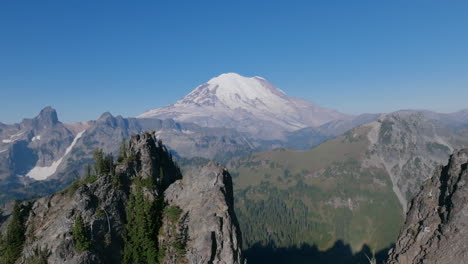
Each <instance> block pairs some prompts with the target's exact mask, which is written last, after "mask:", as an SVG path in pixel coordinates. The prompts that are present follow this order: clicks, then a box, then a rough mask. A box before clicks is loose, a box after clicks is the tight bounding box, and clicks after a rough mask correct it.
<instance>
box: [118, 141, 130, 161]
mask: <svg viewBox="0 0 468 264" xmlns="http://www.w3.org/2000/svg"><path fill="white" fill-rule="evenodd" d="M128 157H129V151H128V144H127V140H125V138H123V139H122V143H121V144H120V148H119V156H118V157H117V162H118V163H122V162H123V161H124V160H127V159H128Z"/></svg>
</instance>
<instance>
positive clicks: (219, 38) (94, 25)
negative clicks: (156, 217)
mask: <svg viewBox="0 0 468 264" xmlns="http://www.w3.org/2000/svg"><path fill="white" fill-rule="evenodd" d="M467 14H468V1H449V0H447V1H446V0H444V1H441V0H438V1H435V0H391V1H390V0H369V1H360V0H352V1H350V0H342V1H334V0H323V1H321V0H316V1H305V0H304V1H290V0H288V1H272V0H264V1H254V0H250V1H223V0H213V1H205V0H199V1H178V0H168V1H120V0H114V1H110V0H109V1H104V0H66V1H64V0H57V1H47V0H41V1H33V0H29V1H28V0H2V1H0V122H3V123H13V122H18V121H20V120H21V119H22V118H23V117H32V116H35V115H36V114H37V113H38V112H39V111H40V109H41V108H43V107H45V106H48V105H50V106H52V107H54V108H56V109H57V110H58V112H59V118H60V119H61V120H62V121H65V122H74V121H84V120H90V119H96V118H98V117H99V116H100V115H101V114H102V113H103V112H105V111H110V112H111V113H113V114H115V115H118V114H121V115H123V116H136V115H138V114H140V113H142V112H144V111H146V110H149V109H153V108H157V107H161V106H164V105H167V104H170V103H172V102H174V101H176V100H177V99H179V98H181V97H183V96H184V95H185V94H187V93H188V92H190V91H191V90H192V89H194V88H195V87H196V86H197V85H199V84H201V83H203V82H205V81H207V80H209V79H210V78H212V77H214V76H216V75H219V74H221V73H224V72H237V73H239V74H241V75H245V76H255V75H259V76H262V77H265V78H267V79H268V80H270V81H271V82H272V83H273V84H275V85H276V86H278V87H279V88H281V89H282V90H284V91H285V92H286V93H288V94H289V95H293V96H297V97H302V98H305V99H308V100H311V101H313V102H315V103H318V104H320V105H323V106H326V107H331V108H335V109H337V110H339V111H342V112H346V113H363V112H389V111H394V110H397V109H402V108H413V109H415V108H416V109H422V108H424V109H430V110H436V111H441V112H450V111H455V110H459V109H462V108H468V15H467Z"/></svg>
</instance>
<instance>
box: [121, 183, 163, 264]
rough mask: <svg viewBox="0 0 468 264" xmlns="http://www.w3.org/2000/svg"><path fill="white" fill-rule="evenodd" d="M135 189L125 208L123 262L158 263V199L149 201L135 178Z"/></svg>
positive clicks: (126, 263) (141, 184)
mask: <svg viewBox="0 0 468 264" xmlns="http://www.w3.org/2000/svg"><path fill="white" fill-rule="evenodd" d="M135 186H136V190H135V192H134V194H131V195H130V199H129V204H128V207H127V208H128V209H127V225H126V229H127V237H126V240H125V249H124V256H123V263H124V264H131V263H134V264H143V263H148V264H156V263H158V246H157V235H158V230H159V226H160V216H159V215H158V212H160V211H161V209H160V208H159V207H160V206H158V205H159V204H161V203H160V201H159V200H156V201H151V200H149V199H147V198H145V196H144V194H143V188H144V187H143V183H142V180H141V179H140V178H136V179H135Z"/></svg>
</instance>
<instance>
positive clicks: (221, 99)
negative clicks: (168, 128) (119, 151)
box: [138, 73, 349, 139]
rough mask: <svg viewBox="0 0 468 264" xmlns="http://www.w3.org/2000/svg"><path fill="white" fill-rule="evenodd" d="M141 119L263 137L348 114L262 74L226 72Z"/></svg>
mask: <svg viewBox="0 0 468 264" xmlns="http://www.w3.org/2000/svg"><path fill="white" fill-rule="evenodd" d="M138 117H139V118H160V119H167V118H171V119H174V120H177V121H184V122H193V123H196V124H199V125H201V126H208V127H230V128H236V129H238V130H239V131H241V132H248V133H250V134H251V135H255V136H256V137H260V138H263V139H278V138H283V132H284V131H294V130H297V129H300V128H304V127H308V126H319V125H321V124H324V123H327V122H329V121H332V120H337V119H346V118H349V117H348V116H346V115H344V114H342V113H339V112H336V111H333V110H330V109H326V108H323V107H320V106H318V105H315V104H313V103H311V102H308V101H305V100H302V99H298V98H294V97H290V96H287V95H286V94H285V93H284V92H283V91H281V90H280V89H278V88H276V87H275V86H273V85H272V84H271V83H269V82H268V81H267V80H265V79H263V78H261V77H252V78H247V77H243V76H240V75H238V74H236V73H226V74H222V75H220V76H218V77H215V78H213V79H211V80H209V81H208V82H207V83H205V84H202V85H200V86H198V87H197V88H196V89H195V90H193V91H192V92H191V93H189V94H188V95H187V96H185V97H184V98H182V99H181V100H179V101H177V102H176V103H175V104H172V105H169V106H166V107H163V108H160V109H154V110H150V111H148V112H145V113H143V114H141V115H140V116H138Z"/></svg>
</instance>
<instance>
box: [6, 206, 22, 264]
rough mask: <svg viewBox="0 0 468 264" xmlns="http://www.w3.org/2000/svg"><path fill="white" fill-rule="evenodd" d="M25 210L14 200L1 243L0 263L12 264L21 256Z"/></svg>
mask: <svg viewBox="0 0 468 264" xmlns="http://www.w3.org/2000/svg"><path fill="white" fill-rule="evenodd" d="M25 217H26V216H25V212H24V211H22V208H21V205H20V204H19V203H18V202H15V205H14V207H13V213H12V216H11V220H10V222H9V223H8V227H7V232H6V236H5V238H4V242H3V243H2V244H3V246H2V250H1V251H2V260H3V262H2V263H5V264H13V263H15V261H16V260H17V259H18V258H19V257H20V256H21V251H22V250H23V244H24V240H25V236H24V233H25V226H24V220H25Z"/></svg>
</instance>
